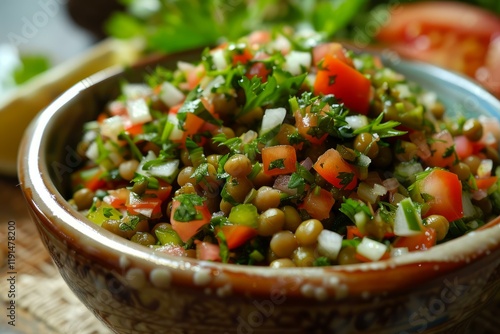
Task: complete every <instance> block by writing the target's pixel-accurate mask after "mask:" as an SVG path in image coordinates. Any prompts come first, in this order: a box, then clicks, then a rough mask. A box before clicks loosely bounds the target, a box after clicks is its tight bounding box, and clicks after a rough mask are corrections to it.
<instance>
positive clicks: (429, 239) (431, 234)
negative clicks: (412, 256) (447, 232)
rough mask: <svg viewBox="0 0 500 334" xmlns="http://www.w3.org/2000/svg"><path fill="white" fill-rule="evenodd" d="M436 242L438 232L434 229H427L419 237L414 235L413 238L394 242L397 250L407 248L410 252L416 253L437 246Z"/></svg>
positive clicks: (404, 238) (401, 238)
mask: <svg viewBox="0 0 500 334" xmlns="http://www.w3.org/2000/svg"><path fill="white" fill-rule="evenodd" d="M436 242H437V237H436V230H434V229H433V228H425V230H424V231H423V232H422V233H420V234H418V235H414V236H411V237H398V238H397V239H396V240H395V241H394V243H393V246H394V247H396V248H400V247H406V248H408V251H410V252H414V251H420V250H427V249H429V248H431V247H433V246H435V245H436Z"/></svg>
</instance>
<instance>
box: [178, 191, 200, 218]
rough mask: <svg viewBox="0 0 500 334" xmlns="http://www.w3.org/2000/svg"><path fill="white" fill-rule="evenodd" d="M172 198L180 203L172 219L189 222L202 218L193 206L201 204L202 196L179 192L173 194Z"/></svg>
mask: <svg viewBox="0 0 500 334" xmlns="http://www.w3.org/2000/svg"><path fill="white" fill-rule="evenodd" d="M174 200H176V201H179V203H180V205H179V206H178V207H177V208H176V209H175V211H174V216H173V217H174V219H175V220H177V221H179V222H189V221H192V220H198V219H201V218H203V216H202V214H201V213H199V212H198V210H197V209H196V207H195V206H200V205H203V202H204V201H205V198H204V197H201V196H199V195H197V194H181V195H177V196H175V198H174Z"/></svg>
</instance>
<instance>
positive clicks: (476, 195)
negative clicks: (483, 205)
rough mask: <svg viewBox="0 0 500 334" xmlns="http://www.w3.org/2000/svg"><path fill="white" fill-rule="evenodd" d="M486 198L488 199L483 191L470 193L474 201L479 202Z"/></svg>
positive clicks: (486, 193)
mask: <svg viewBox="0 0 500 334" xmlns="http://www.w3.org/2000/svg"><path fill="white" fill-rule="evenodd" d="M486 197H488V192H487V191H486V190H484V189H479V190H476V191H474V192H473V193H472V198H473V199H474V200H476V201H480V200H482V199H483V198H486Z"/></svg>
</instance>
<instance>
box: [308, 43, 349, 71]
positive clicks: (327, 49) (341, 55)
mask: <svg viewBox="0 0 500 334" xmlns="http://www.w3.org/2000/svg"><path fill="white" fill-rule="evenodd" d="M312 54H313V65H314V66H318V64H319V63H320V62H321V60H322V59H323V58H325V56H326V55H331V56H334V57H335V58H338V59H339V60H341V61H343V62H344V63H346V64H347V65H349V66H351V67H354V64H353V62H352V59H351V58H349V57H348V56H347V55H346V50H345V48H344V47H343V46H342V44H340V43H335V42H332V43H323V44H319V45H317V46H315V47H314V49H313V51H312Z"/></svg>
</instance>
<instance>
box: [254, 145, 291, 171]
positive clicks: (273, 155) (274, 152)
mask: <svg viewBox="0 0 500 334" xmlns="http://www.w3.org/2000/svg"><path fill="white" fill-rule="evenodd" d="M277 160H282V162H283V167H282V168H271V167H272V166H271V164H272V163H273V162H274V161H277ZM296 163H297V152H296V151H295V148H293V146H290V145H276V146H270V147H264V148H263V149H262V165H263V167H264V173H265V174H266V175H270V176H274V175H281V174H291V173H293V172H295V169H296Z"/></svg>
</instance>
